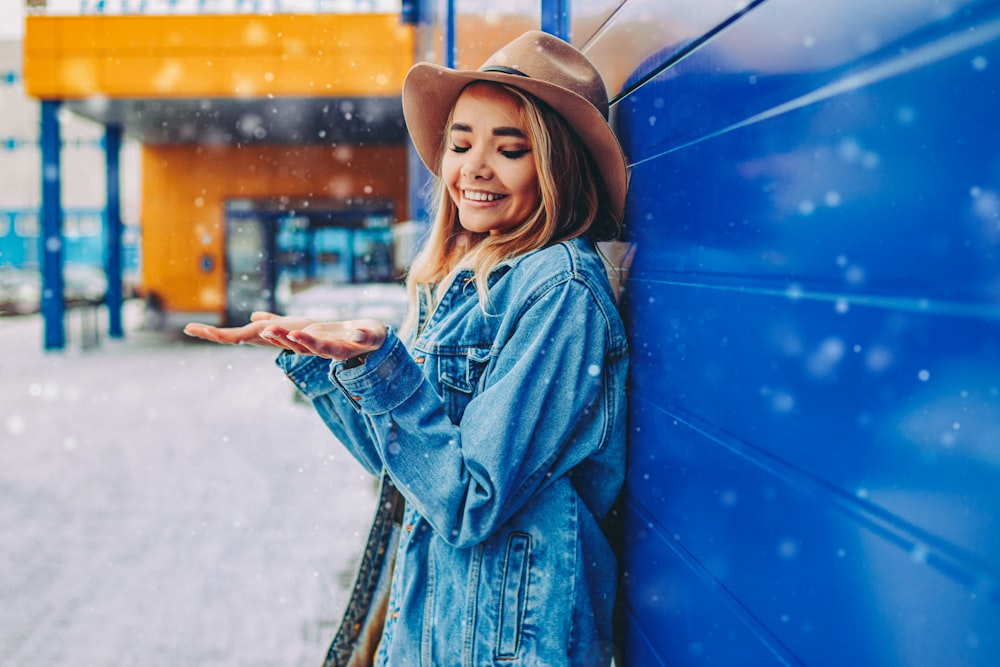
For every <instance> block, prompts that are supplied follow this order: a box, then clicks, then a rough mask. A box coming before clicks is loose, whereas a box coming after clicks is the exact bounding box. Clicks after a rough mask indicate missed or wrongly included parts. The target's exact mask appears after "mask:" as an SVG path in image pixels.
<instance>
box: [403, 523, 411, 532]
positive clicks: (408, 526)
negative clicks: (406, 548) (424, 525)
mask: <svg viewBox="0 0 1000 667" xmlns="http://www.w3.org/2000/svg"><path fill="white" fill-rule="evenodd" d="M403 530H405V531H406V532H408V533H412V532H413V524H412V523H408V524H406V525H405V526H403Z"/></svg>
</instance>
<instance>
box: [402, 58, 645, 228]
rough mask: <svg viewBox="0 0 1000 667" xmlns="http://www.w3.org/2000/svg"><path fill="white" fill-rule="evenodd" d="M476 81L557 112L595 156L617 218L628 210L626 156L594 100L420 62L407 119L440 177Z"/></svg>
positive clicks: (544, 85)
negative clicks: (462, 100) (458, 114)
mask: <svg viewBox="0 0 1000 667" xmlns="http://www.w3.org/2000/svg"><path fill="white" fill-rule="evenodd" d="M474 81H491V82H495V83H502V84H506V85H509V86H512V87H514V88H518V89H520V90H523V91H525V92H526V93H529V94H531V95H534V96H535V97H537V98H538V99H540V100H542V101H543V102H545V103H546V104H548V105H549V106H550V107H552V109H553V110H555V111H556V113H558V114H559V115H560V116H562V117H563V119H565V120H566V122H567V123H568V124H569V126H570V127H572V128H573V130H574V131H575V132H576V133H577V135H579V137H580V139H581V140H582V141H583V143H584V145H585V146H586V147H587V150H588V151H589V152H590V155H591V157H592V158H593V160H594V164H595V165H596V167H597V169H598V171H599V172H600V175H601V179H602V180H603V182H604V187H605V190H606V191H607V195H608V198H609V202H608V204H609V207H608V208H609V209H610V210H611V212H612V214H613V215H614V216H615V219H616V220H621V218H622V215H623V214H624V211H625V195H626V191H627V189H628V175H627V169H626V166H625V155H624V154H623V153H622V149H621V145H620V144H619V143H618V139H617V138H616V137H615V135H614V133H613V132H612V131H611V127H610V126H609V125H608V121H607V120H606V119H605V118H604V116H603V115H602V114H601V112H600V111H598V110H597V108H596V107H595V106H594V105H593V104H591V103H590V102H589V101H587V100H586V99H584V98H583V97H581V96H580V95H577V94H576V93H574V92H572V91H570V90H567V89H566V88H563V87H562V86H557V85H555V84H551V83H548V82H547V81H540V80H538V79H531V78H528V77H524V76H518V75H517V74H506V73H503V72H480V71H478V70H453V69H449V68H447V67H443V66H441V65H435V64H433V63H417V64H416V65H414V66H413V67H412V68H410V71H409V72H408V73H407V75H406V79H405V80H404V81H403V117H404V118H405V120H406V127H407V129H408V131H409V133H410V138H411V139H412V140H413V145H414V147H415V148H416V150H417V154H418V155H419V156H420V159H421V160H422V161H423V163H424V164H425V165H427V168H428V169H430V170H431V172H432V173H434V174H435V175H437V176H440V175H441V174H440V167H441V151H442V149H443V147H444V140H445V124H446V123H447V122H448V115H449V114H450V113H451V109H452V107H453V106H454V105H455V101H456V100H457V99H458V96H459V95H460V94H461V92H462V90H463V89H464V88H465V87H466V86H467V85H469V84H470V83H472V82H474Z"/></svg>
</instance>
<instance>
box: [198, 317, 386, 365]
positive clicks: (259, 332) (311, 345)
mask: <svg viewBox="0 0 1000 667" xmlns="http://www.w3.org/2000/svg"><path fill="white" fill-rule="evenodd" d="M184 333H185V334H187V335H188V336H194V337H195V338H202V339H204V340H208V341H212V342H213V343H223V344H229V345H270V346H273V347H277V348H281V349H285V350H290V351H292V352H295V353H297V354H312V355H316V356H319V357H324V358H327V359H334V360H338V361H339V360H342V359H349V358H350V357H355V356H357V355H359V354H366V353H369V352H374V351H375V350H377V349H379V348H380V347H381V346H382V343H383V342H385V337H386V333H387V330H386V327H385V325H384V324H382V323H381V322H379V321H378V320H347V321H344V322H317V321H316V320H310V319H307V318H304V317H285V316H281V315H275V314H274V313H263V312H260V313H254V314H253V315H251V317H250V322H249V323H248V324H245V325H243V326H241V327H215V326H211V325H208V324H201V323H198V322H191V323H190V324H188V325H187V326H186V327H184Z"/></svg>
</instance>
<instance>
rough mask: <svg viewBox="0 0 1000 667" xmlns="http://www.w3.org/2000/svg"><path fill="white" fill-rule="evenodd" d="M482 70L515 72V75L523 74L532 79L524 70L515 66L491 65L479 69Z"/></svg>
mask: <svg viewBox="0 0 1000 667" xmlns="http://www.w3.org/2000/svg"><path fill="white" fill-rule="evenodd" d="M479 71H480V72H499V73H500V74H513V75H514V76H523V77H524V78H525V79H530V78H531V77H530V76H528V75H527V74H525V73H524V72H522V71H521V70H519V69H514V68H513V67H504V66H503V65H490V66H489V67H483V68H482V69H480V70H479Z"/></svg>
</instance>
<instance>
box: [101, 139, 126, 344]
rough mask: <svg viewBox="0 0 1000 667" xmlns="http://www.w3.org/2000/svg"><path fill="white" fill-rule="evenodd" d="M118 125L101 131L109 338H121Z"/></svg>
mask: <svg viewBox="0 0 1000 667" xmlns="http://www.w3.org/2000/svg"><path fill="white" fill-rule="evenodd" d="M121 146H122V128H121V125H108V126H106V127H105V129H104V151H105V156H106V160H107V179H108V196H107V209H106V214H105V216H104V222H105V225H106V229H105V232H106V235H105V238H106V243H107V245H106V247H105V253H104V262H105V266H104V268H105V271H106V272H107V274H108V293H107V297H106V300H107V306H108V335H109V336H110V337H111V338H122V337H124V328H123V326H122V213H121V169H120V165H121Z"/></svg>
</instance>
